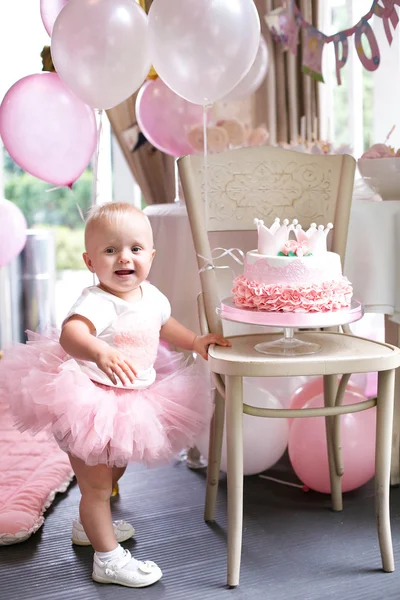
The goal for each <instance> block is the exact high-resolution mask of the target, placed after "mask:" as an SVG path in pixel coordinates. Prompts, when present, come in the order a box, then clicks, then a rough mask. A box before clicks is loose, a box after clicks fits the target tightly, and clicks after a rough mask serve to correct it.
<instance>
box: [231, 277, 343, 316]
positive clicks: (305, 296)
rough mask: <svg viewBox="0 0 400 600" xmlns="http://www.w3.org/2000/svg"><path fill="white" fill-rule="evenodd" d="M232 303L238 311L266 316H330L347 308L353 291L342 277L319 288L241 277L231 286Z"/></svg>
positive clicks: (322, 284) (312, 285)
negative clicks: (261, 311) (253, 312)
mask: <svg viewBox="0 0 400 600" xmlns="http://www.w3.org/2000/svg"><path fill="white" fill-rule="evenodd" d="M232 293H233V300H234V303H235V305H236V306H238V307H241V308H255V309H257V310H264V311H268V312H313V313H315V312H331V311H336V310H342V309H345V308H349V306H350V304H351V298H352V295H353V288H352V286H351V283H350V282H349V280H348V279H347V278H346V277H342V279H341V280H340V281H326V282H323V283H321V284H311V285H310V284H305V285H299V284H297V285H282V284H265V283H258V282H257V281H249V280H248V279H246V278H245V277H244V276H243V275H240V277H236V279H235V280H234V282H233V289H232Z"/></svg>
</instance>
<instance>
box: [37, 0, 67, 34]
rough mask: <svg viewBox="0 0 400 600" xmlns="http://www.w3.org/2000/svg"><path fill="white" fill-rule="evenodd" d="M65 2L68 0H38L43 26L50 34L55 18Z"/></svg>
mask: <svg viewBox="0 0 400 600" xmlns="http://www.w3.org/2000/svg"><path fill="white" fill-rule="evenodd" d="M67 2H68V0H40V16H41V17H42V21H43V25H44V28H45V29H46V31H47V33H48V34H49V35H50V36H51V34H52V32H53V25H54V23H55V20H56V19H57V17H58V15H59V13H60V12H61V10H62V9H63V8H64V6H65V5H66V4H67Z"/></svg>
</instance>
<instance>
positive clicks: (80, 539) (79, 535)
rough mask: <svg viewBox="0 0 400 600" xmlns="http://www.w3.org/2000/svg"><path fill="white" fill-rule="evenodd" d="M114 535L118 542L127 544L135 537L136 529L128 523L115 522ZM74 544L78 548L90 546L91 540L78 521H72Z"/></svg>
mask: <svg viewBox="0 0 400 600" xmlns="http://www.w3.org/2000/svg"><path fill="white" fill-rule="evenodd" d="M113 526H114V533H115V537H116V540H117V542H118V543H119V544H120V543H121V542H126V540H129V539H130V538H131V537H133V536H134V535H135V529H134V527H132V525H130V523H127V522H126V521H114V523H113ZM71 539H72V543H73V544H75V545H76V546H90V542H89V538H88V536H87V535H86V533H85V530H84V529H83V525H82V523H81V522H80V521H78V520H77V519H76V520H74V521H72V536H71Z"/></svg>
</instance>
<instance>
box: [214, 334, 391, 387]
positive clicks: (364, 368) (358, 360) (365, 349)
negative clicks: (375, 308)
mask: <svg viewBox="0 0 400 600" xmlns="http://www.w3.org/2000/svg"><path fill="white" fill-rule="evenodd" d="M280 337H282V334H276V333H268V334H257V335H241V336H232V337H229V340H230V341H231V343H232V347H231V348H224V347H223V346H216V345H211V346H210V347H209V350H208V356H209V366H210V369H211V371H213V372H214V373H219V374H220V375H233V376H239V377H291V376H296V375H336V374H338V375H339V374H343V373H366V372H369V371H388V370H391V369H396V368H397V367H399V366H400V349H399V348H397V347H395V346H391V345H389V344H383V343H380V342H374V341H371V340H367V339H364V338H360V337H356V336H353V335H348V334H344V333H332V332H325V331H315V332H307V333H296V336H295V337H296V338H298V339H300V340H302V341H305V342H311V343H315V344H319V345H320V346H321V348H322V349H321V350H320V351H319V352H318V353H316V354H309V355H299V356H293V357H291V356H273V355H267V354H261V353H260V352H257V351H256V350H255V349H254V346H255V345H256V344H259V343H261V342H269V341H271V342H272V341H274V340H277V339H279V338H280Z"/></svg>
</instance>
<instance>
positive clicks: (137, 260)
mask: <svg viewBox="0 0 400 600" xmlns="http://www.w3.org/2000/svg"><path fill="white" fill-rule="evenodd" d="M86 246H87V247H86V250H87V251H86V252H85V254H84V255H83V257H84V260H85V263H86V266H87V267H88V269H89V270H90V271H92V273H96V275H97V277H98V279H99V281H100V284H101V287H102V288H103V289H104V290H106V291H108V292H110V293H112V294H114V295H115V296H119V297H120V298H122V299H124V300H131V299H134V298H136V295H137V292H138V291H139V290H138V288H139V286H140V284H141V283H142V282H143V281H144V280H145V279H146V278H147V276H148V274H149V271H150V267H151V263H152V261H153V257H154V254H155V250H154V249H153V235H152V231H151V227H150V224H149V222H148V221H147V219H146V218H145V217H144V216H142V215H141V214H140V213H139V214H138V215H135V216H133V215H129V214H128V215H124V216H122V217H121V218H119V219H118V220H117V221H114V222H113V221H106V220H102V221H99V222H98V223H96V224H93V225H92V227H91V229H90V232H89V233H88V235H87V236H86Z"/></svg>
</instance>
